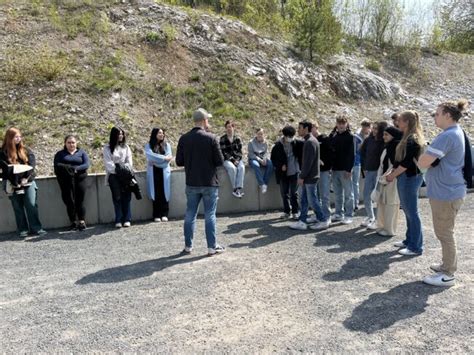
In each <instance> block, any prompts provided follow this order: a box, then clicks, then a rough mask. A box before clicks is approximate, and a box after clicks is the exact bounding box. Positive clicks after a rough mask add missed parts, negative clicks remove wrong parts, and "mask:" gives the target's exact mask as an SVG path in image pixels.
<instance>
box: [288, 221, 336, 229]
mask: <svg viewBox="0 0 474 355" xmlns="http://www.w3.org/2000/svg"><path fill="white" fill-rule="evenodd" d="M308 224H309V223H305V222H303V221H297V222H295V223H293V224H290V228H291V229H295V230H302V231H305V230H307V229H308ZM330 225H331V221H330V220H329V219H328V220H327V221H324V222H319V221H318V222H316V224H312V225H310V226H309V228H310V229H312V230H323V229H328V228H329V226H330Z"/></svg>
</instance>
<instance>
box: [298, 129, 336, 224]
mask: <svg viewBox="0 0 474 355" xmlns="http://www.w3.org/2000/svg"><path fill="white" fill-rule="evenodd" d="M312 126H313V125H312V123H311V122H306V121H305V122H300V124H299V126H298V134H299V136H300V137H303V138H304V141H305V142H304V146H303V158H302V162H301V171H300V174H299V178H298V185H299V186H300V189H301V212H300V218H299V220H298V222H295V223H293V224H292V225H290V228H291V229H298V230H306V229H307V228H308V223H312V222H317V224H316V225H315V226H314V229H326V228H328V227H329V224H328V221H329V218H326V217H325V216H324V214H323V211H322V209H321V205H320V204H319V200H318V197H317V195H316V183H317V182H318V179H319V164H320V162H319V143H318V141H317V139H316V138H315V137H314V136H313V135H312V134H311V128H312ZM310 204H311V207H312V208H313V210H314V212H315V214H316V216H315V218H314V217H313V218H307V217H308V208H309V205H310Z"/></svg>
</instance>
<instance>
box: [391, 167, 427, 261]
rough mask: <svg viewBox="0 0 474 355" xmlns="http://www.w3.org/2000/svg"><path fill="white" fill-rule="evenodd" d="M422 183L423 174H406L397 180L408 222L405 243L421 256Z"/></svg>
mask: <svg viewBox="0 0 474 355" xmlns="http://www.w3.org/2000/svg"><path fill="white" fill-rule="evenodd" d="M422 182H423V175H421V174H418V175H416V176H410V177H408V176H406V173H403V174H401V175H400V176H398V178H397V188H398V196H399V197H400V206H401V207H402V210H403V212H404V213H405V218H406V221H407V232H406V238H405V240H404V241H403V243H404V244H405V245H406V247H407V248H408V249H409V250H411V251H413V252H415V253H419V254H421V253H422V252H423V233H422V231H421V221H420V216H419V214H418V194H419V192H420V187H421V184H422Z"/></svg>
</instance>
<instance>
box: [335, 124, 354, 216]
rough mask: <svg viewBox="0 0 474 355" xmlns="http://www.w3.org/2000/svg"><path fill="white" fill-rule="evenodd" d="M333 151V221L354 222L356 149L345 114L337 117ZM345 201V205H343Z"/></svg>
mask: <svg viewBox="0 0 474 355" xmlns="http://www.w3.org/2000/svg"><path fill="white" fill-rule="evenodd" d="M331 146H332V151H333V162H332V184H333V187H334V193H335V194H336V213H335V215H334V216H333V219H332V220H333V222H342V223H344V224H351V223H352V216H353V213H354V193H353V191H352V168H353V166H354V159H355V150H354V136H353V135H352V133H351V131H350V128H349V121H348V119H347V117H345V116H338V117H337V118H336V127H335V128H334V130H333V131H332V133H331ZM343 202H344V206H343Z"/></svg>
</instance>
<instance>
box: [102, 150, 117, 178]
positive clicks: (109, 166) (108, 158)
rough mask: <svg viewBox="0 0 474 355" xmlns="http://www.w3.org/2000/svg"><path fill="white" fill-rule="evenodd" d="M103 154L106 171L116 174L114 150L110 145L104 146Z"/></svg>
mask: <svg viewBox="0 0 474 355" xmlns="http://www.w3.org/2000/svg"><path fill="white" fill-rule="evenodd" d="M103 155H104V166H105V171H106V172H107V173H109V174H115V163H114V159H113V157H112V152H111V151H110V148H109V147H108V146H106V147H104V150H103Z"/></svg>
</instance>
